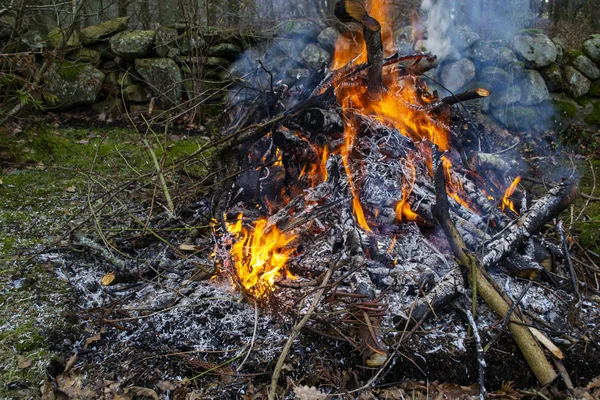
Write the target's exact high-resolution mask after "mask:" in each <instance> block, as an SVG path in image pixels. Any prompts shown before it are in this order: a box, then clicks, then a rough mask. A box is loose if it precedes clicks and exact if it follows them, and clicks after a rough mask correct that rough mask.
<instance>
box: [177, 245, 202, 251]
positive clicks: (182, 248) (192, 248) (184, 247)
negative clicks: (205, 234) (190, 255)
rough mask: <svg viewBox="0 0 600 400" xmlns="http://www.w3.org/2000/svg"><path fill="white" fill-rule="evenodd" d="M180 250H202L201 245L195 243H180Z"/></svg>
mask: <svg viewBox="0 0 600 400" xmlns="http://www.w3.org/2000/svg"><path fill="white" fill-rule="evenodd" d="M179 250H183V251H200V247H198V246H196V245H193V244H185V243H183V244H180V245H179Z"/></svg>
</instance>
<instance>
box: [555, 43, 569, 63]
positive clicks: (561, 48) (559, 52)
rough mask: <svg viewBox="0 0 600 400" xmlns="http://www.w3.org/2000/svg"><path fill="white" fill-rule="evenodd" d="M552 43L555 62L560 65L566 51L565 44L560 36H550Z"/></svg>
mask: <svg viewBox="0 0 600 400" xmlns="http://www.w3.org/2000/svg"><path fill="white" fill-rule="evenodd" d="M552 43H554V46H555V47H556V62H557V63H558V65H562V64H563V62H564V59H565V54H566V53H567V45H565V42H564V41H563V40H562V39H561V38H552Z"/></svg>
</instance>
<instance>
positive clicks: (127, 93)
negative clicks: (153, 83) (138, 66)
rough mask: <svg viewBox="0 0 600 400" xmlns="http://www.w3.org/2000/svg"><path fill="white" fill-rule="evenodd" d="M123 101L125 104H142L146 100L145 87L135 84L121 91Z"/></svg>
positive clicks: (141, 84)
mask: <svg viewBox="0 0 600 400" xmlns="http://www.w3.org/2000/svg"><path fill="white" fill-rule="evenodd" d="M123 99H124V100H125V102H126V103H143V102H145V101H147V100H148V96H147V95H146V85H144V84H143V83H137V84H135V85H130V86H127V87H125V88H124V89H123Z"/></svg>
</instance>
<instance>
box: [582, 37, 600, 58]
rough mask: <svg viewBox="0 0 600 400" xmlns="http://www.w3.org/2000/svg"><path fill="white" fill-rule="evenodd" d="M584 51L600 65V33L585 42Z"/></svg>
mask: <svg viewBox="0 0 600 400" xmlns="http://www.w3.org/2000/svg"><path fill="white" fill-rule="evenodd" d="M583 53H584V54H585V55H586V56H588V58H589V59H590V60H592V61H593V62H595V63H596V64H598V65H600V34H595V35H592V36H590V38H589V39H587V40H586V41H584V42H583Z"/></svg>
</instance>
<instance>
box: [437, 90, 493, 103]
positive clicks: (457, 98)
mask: <svg viewBox="0 0 600 400" xmlns="http://www.w3.org/2000/svg"><path fill="white" fill-rule="evenodd" d="M489 95H490V91H489V90H487V89H484V88H477V89H472V90H467V91H466V92H462V93H458V94H456V95H452V96H448V97H444V98H443V99H442V100H441V102H442V103H444V104H446V105H449V106H451V105H453V104H457V103H460V102H463V101H469V100H475V99H481V98H483V97H488V96H489Z"/></svg>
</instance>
